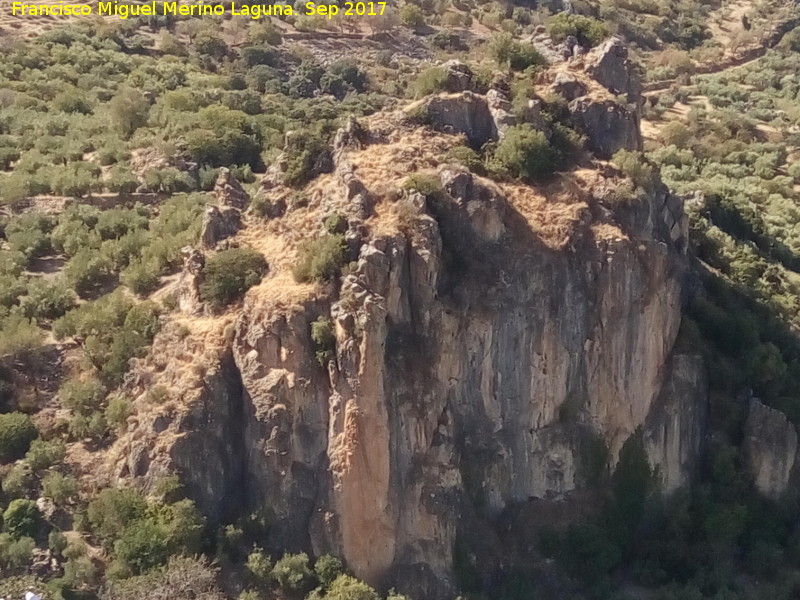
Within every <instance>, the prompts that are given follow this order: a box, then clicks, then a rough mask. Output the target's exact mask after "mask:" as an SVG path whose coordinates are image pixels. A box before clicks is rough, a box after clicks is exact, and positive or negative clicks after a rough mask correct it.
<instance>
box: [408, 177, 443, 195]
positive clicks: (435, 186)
mask: <svg viewBox="0 0 800 600" xmlns="http://www.w3.org/2000/svg"><path fill="white" fill-rule="evenodd" d="M403 189H404V190H406V191H415V192H419V193H420V194H422V195H423V196H426V197H433V196H437V195H439V194H441V193H443V191H444V190H443V189H442V184H441V182H440V181H439V178H438V177H436V176H434V175H426V174H424V173H414V174H413V175H410V176H409V177H408V178H407V179H406V180H405V181H404V182H403Z"/></svg>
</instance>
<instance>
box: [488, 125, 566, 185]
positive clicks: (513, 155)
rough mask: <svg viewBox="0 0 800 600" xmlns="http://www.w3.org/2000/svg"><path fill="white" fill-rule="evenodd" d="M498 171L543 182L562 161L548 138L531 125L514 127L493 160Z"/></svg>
mask: <svg viewBox="0 0 800 600" xmlns="http://www.w3.org/2000/svg"><path fill="white" fill-rule="evenodd" d="M493 162H494V165H495V169H497V170H499V171H501V172H504V173H508V174H509V175H511V176H513V177H521V178H523V179H539V178H541V177H544V176H546V175H550V174H552V173H553V172H554V170H555V169H556V167H557V164H558V160H557V155H556V153H555V151H554V150H553V148H552V146H551V144H550V142H548V140H547V137H545V135H544V133H542V132H541V131H537V130H536V129H534V128H533V127H532V126H531V125H529V124H528V123H525V124H523V125H515V126H514V127H512V128H510V129H509V130H508V131H507V132H506V135H505V136H503V139H502V140H500V143H499V144H497V149H496V150H495V153H494V159H493Z"/></svg>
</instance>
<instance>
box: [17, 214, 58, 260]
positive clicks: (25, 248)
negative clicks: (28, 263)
mask: <svg viewBox="0 0 800 600" xmlns="http://www.w3.org/2000/svg"><path fill="white" fill-rule="evenodd" d="M52 228H53V221H52V219H50V218H49V217H47V216H45V215H43V214H40V213H35V212H30V213H25V214H24V215H21V216H19V217H16V218H14V219H12V220H11V221H9V222H8V224H7V225H6V228H5V232H6V239H7V240H8V245H9V247H10V248H11V249H12V250H16V251H19V252H21V253H22V254H24V255H25V256H26V257H27V258H28V259H30V258H35V257H37V256H43V255H44V254H47V252H49V251H50V237H49V235H48V234H49V233H50V231H51V230H52Z"/></svg>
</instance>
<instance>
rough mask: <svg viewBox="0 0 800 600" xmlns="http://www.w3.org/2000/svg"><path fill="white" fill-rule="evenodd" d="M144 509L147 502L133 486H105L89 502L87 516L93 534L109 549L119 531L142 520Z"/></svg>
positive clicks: (145, 509)
mask: <svg viewBox="0 0 800 600" xmlns="http://www.w3.org/2000/svg"><path fill="white" fill-rule="evenodd" d="M146 511H147V502H146V501H145V499H144V498H143V497H142V495H141V494H139V493H138V492H137V491H136V490H134V489H133V488H127V487H120V488H107V489H104V490H101V491H100V493H99V494H98V495H97V496H96V497H95V498H94V499H93V500H92V501H91V502H90V503H89V508H88V513H87V516H88V519H89V524H90V526H91V529H92V531H93V532H94V534H95V535H96V536H97V538H98V539H99V540H100V542H101V543H102V544H103V546H104V547H106V548H107V549H110V548H112V547H113V542H114V540H115V539H116V538H117V536H118V535H119V534H120V532H122V531H124V530H125V529H126V528H127V527H128V526H129V525H131V524H133V523H136V522H137V521H140V520H142V519H143V518H144V517H145V514H146Z"/></svg>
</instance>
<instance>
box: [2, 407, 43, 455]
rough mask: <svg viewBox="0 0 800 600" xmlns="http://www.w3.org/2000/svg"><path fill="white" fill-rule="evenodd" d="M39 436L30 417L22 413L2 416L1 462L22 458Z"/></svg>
mask: <svg viewBox="0 0 800 600" xmlns="http://www.w3.org/2000/svg"><path fill="white" fill-rule="evenodd" d="M38 435H39V432H38V431H36V426H35V425H34V424H33V421H31V418H30V417H29V416H28V415H25V414H22V413H20V412H12V413H5V414H0V462H9V461H12V460H16V459H18V458H22V457H23V456H24V455H25V453H26V452H27V451H28V448H29V447H30V445H31V442H32V441H33V440H35V439H36V438H37V437H38Z"/></svg>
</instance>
